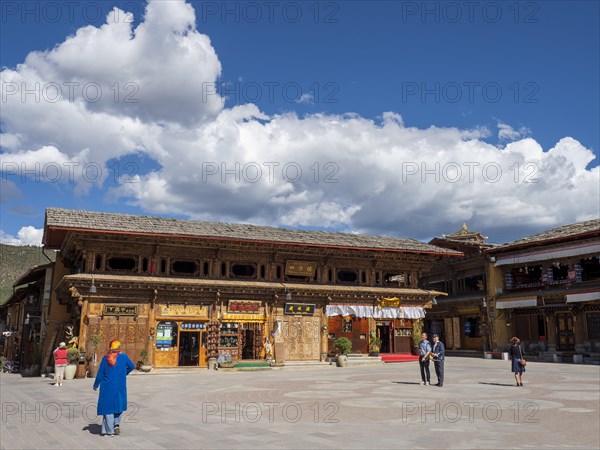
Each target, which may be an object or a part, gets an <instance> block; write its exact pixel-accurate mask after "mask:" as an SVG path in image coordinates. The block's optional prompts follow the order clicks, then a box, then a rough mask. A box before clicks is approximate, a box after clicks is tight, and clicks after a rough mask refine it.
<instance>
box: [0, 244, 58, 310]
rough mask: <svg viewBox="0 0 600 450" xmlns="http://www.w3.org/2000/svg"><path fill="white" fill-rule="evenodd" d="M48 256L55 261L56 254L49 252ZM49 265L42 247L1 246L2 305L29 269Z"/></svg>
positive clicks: (0, 287) (0, 285)
mask: <svg viewBox="0 0 600 450" xmlns="http://www.w3.org/2000/svg"><path fill="white" fill-rule="evenodd" d="M46 254H47V255H48V257H49V258H50V259H51V260H52V261H54V260H55V259H56V252H54V251H53V250H47V251H46ZM46 263H48V259H47V258H46V257H45V256H44V255H43V254H42V247H34V246H31V245H24V246H17V245H6V244H0V304H3V303H4V302H6V301H7V300H8V298H9V297H10V295H11V294H12V285H13V283H14V282H15V281H17V280H18V279H19V277H20V276H21V275H23V274H24V273H25V272H26V271H27V270H28V269H29V268H31V267H32V266H38V265H42V264H46Z"/></svg>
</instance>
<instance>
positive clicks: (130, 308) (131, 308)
mask: <svg viewBox="0 0 600 450" xmlns="http://www.w3.org/2000/svg"><path fill="white" fill-rule="evenodd" d="M102 314H104V315H105V316H137V315H138V307H137V305H104V308H103V309H102Z"/></svg>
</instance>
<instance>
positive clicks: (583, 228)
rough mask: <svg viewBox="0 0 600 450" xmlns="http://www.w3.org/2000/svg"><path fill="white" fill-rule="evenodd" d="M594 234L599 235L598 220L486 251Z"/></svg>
mask: <svg viewBox="0 0 600 450" xmlns="http://www.w3.org/2000/svg"><path fill="white" fill-rule="evenodd" d="M594 232H595V233H596V234H598V235H600V219H594V220H588V221H586V222H578V223H573V224H570V225H565V226H562V227H559V228H554V229H552V230H548V231H544V232H542V233H538V234H534V235H533V236H527V237H524V238H522V239H518V240H516V241H512V242H508V243H506V244H502V245H498V246H497V247H494V248H493V249H490V250H488V252H496V251H503V250H508V249H510V248H512V247H523V246H528V245H535V244H540V243H544V242H546V241H554V240H561V239H567V238H575V237H577V236H580V235H586V234H591V233H594Z"/></svg>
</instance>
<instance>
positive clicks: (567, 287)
mask: <svg viewBox="0 0 600 450" xmlns="http://www.w3.org/2000/svg"><path fill="white" fill-rule="evenodd" d="M487 255H488V256H489V261H490V264H489V265H488V274H487V275H488V277H487V280H488V282H487V288H488V298H489V300H490V303H491V306H492V308H490V314H491V316H490V319H491V320H492V321H494V323H495V328H496V333H495V335H494V342H493V345H494V347H496V348H498V349H503V348H505V347H506V345H507V343H508V340H509V339H510V338H511V337H512V336H517V337H519V338H520V339H521V340H522V341H523V343H524V345H525V348H526V350H527V353H528V354H529V355H531V356H533V357H536V358H538V359H541V360H553V359H554V360H561V359H563V358H566V360H569V361H573V360H577V361H573V362H583V361H584V359H585V360H589V361H596V362H597V361H598V359H599V357H600V261H599V258H600V220H599V219H596V220H589V221H587V222H580V223H575V224H571V225H566V226H563V227H560V228H556V229H552V230H549V231H545V232H543V233H539V234H536V235H533V236H529V237H525V238H523V239H519V240H516V241H514V242H510V243H507V244H504V245H500V246H497V247H494V248H491V249H488V250H487ZM572 358H573V359H572Z"/></svg>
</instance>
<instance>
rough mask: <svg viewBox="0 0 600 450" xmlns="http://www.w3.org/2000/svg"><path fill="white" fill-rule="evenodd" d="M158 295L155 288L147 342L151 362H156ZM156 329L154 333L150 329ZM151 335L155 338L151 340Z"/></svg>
mask: <svg viewBox="0 0 600 450" xmlns="http://www.w3.org/2000/svg"><path fill="white" fill-rule="evenodd" d="M157 296H158V291H157V290H156V289H154V292H153V293H152V300H151V301H150V309H149V311H148V333H147V335H146V344H145V346H144V347H145V348H146V351H147V352H148V361H149V363H150V364H154V348H155V347H156V346H155V345H154V339H156V327H155V326H154V321H155V320H156V319H155V309H156V308H155V306H156V298H157ZM152 329H154V334H152V333H151V332H150V330H152ZM149 336H153V339H152V340H150V339H149Z"/></svg>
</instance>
